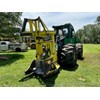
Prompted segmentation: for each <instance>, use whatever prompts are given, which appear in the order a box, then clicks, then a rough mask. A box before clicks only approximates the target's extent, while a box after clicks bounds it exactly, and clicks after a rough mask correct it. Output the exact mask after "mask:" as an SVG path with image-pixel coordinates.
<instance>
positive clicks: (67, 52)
mask: <svg viewBox="0 0 100 100" xmlns="http://www.w3.org/2000/svg"><path fill="white" fill-rule="evenodd" d="M76 63H77V52H76V47H75V45H73V44H68V45H64V46H63V48H62V51H61V66H68V65H70V66H75V65H76Z"/></svg>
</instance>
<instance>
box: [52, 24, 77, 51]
mask: <svg viewBox="0 0 100 100" xmlns="http://www.w3.org/2000/svg"><path fill="white" fill-rule="evenodd" d="M53 28H54V30H55V42H56V43H57V45H58V49H61V48H62V47H63V45H65V41H66V39H70V40H71V38H73V37H75V31H74V28H73V26H72V24H70V23H68V24H64V25H59V26H53Z"/></svg>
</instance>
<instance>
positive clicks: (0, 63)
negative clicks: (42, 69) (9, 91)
mask: <svg viewBox="0 0 100 100" xmlns="http://www.w3.org/2000/svg"><path fill="white" fill-rule="evenodd" d="M0 55H6V56H7V57H8V58H9V59H8V60H0V86H1V87H45V86H54V87H84V86H85V87H92V86H93V87H94V86H100V45H97V44H85V45H84V60H82V61H81V60H78V62H77V63H78V65H77V66H76V68H74V69H71V70H69V69H67V70H64V69H63V70H61V71H60V73H59V74H58V75H55V76H52V77H50V78H47V79H43V78H40V77H35V76H33V75H29V76H25V75H24V71H25V70H26V69H27V68H28V67H29V66H30V64H31V62H32V60H33V59H35V50H29V51H28V52H21V53H16V52H13V53H10V52H8V53H7V52H6V53H0Z"/></svg>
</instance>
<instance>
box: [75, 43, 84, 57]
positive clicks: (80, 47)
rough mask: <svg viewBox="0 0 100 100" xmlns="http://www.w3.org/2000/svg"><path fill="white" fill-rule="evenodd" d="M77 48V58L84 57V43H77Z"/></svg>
mask: <svg viewBox="0 0 100 100" xmlns="http://www.w3.org/2000/svg"><path fill="white" fill-rule="evenodd" d="M76 50H77V58H78V59H83V45H82V44H81V43H77V44H76Z"/></svg>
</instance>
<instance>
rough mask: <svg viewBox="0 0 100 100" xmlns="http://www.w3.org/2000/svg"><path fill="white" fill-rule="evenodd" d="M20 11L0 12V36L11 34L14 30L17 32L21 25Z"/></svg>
mask: <svg viewBox="0 0 100 100" xmlns="http://www.w3.org/2000/svg"><path fill="white" fill-rule="evenodd" d="M21 15H22V12H0V34H1V35H2V36H4V37H5V36H13V33H14V32H18V31H19V30H20V28H18V26H21V23H22V21H21V18H20V17H21Z"/></svg>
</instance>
